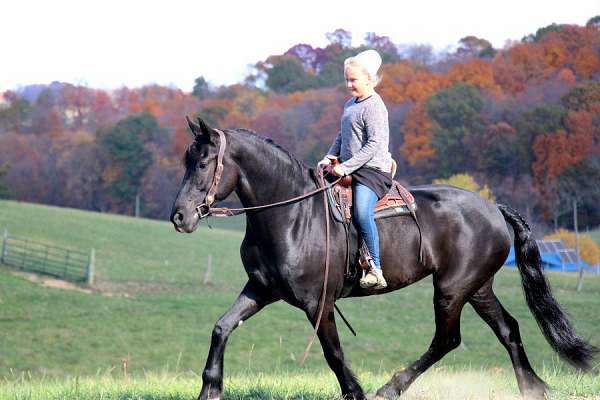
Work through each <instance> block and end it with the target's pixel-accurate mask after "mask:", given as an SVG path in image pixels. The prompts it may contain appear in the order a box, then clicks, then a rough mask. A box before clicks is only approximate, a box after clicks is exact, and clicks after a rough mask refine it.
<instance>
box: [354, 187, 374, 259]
mask: <svg viewBox="0 0 600 400" xmlns="http://www.w3.org/2000/svg"><path fill="white" fill-rule="evenodd" d="M377 200H378V198H377V194H376V193H375V192H374V191H372V190H371V189H370V188H369V187H367V186H365V185H361V184H360V183H355V184H353V185H352V202H353V205H352V207H353V209H354V210H353V217H354V225H355V226H356V229H357V230H358V232H359V233H360V234H361V236H362V238H363V239H364V241H365V243H366V245H367V248H368V249H369V253H371V257H372V258H373V263H374V264H375V267H376V268H381V263H380V261H379V234H378V232H377V225H375V203H377Z"/></svg>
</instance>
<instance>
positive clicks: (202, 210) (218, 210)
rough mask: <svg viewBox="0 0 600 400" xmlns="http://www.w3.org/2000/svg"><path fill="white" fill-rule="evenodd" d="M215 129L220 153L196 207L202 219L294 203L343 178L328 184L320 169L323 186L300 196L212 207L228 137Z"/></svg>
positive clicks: (229, 215) (222, 168)
mask: <svg viewBox="0 0 600 400" xmlns="http://www.w3.org/2000/svg"><path fill="white" fill-rule="evenodd" d="M213 129H214V128H213ZM214 131H215V132H217V133H218V134H219V153H218V155H217V167H216V168H215V174H214V175H213V179H212V182H211V184H210V187H209V188H208V191H207V192H206V197H205V198H204V201H203V202H202V203H201V204H199V205H197V206H196V207H195V210H196V213H197V214H198V217H199V218H200V219H202V218H206V217H209V216H215V217H231V216H234V215H238V214H242V213H244V212H246V211H254V210H261V209H264V208H270V207H276V206H281V205H285V204H290V203H294V202H296V201H298V200H302V199H305V198H308V197H311V196H314V195H315V194H317V193H320V192H322V191H325V190H327V189H329V188H331V187H333V186H334V185H336V184H337V183H338V182H339V181H340V180H341V179H342V178H341V177H340V178H338V179H336V180H335V181H333V182H331V183H329V184H327V185H326V184H325V181H324V179H323V174H322V170H321V169H319V173H318V175H319V184H320V185H321V186H320V187H319V188H317V189H315V190H312V191H310V192H307V193H304V194H301V195H300V196H296V197H292V198H290V199H287V200H283V201H278V202H275V203H270V204H264V205H261V206H254V207H241V208H227V207H211V206H212V204H213V203H214V202H215V195H216V192H217V187H218V185H219V182H220V181H221V176H222V175H223V170H224V167H223V157H224V155H225V148H226V147H227V139H226V138H225V132H223V131H222V130H220V129H214Z"/></svg>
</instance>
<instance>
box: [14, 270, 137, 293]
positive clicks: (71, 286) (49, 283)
mask: <svg viewBox="0 0 600 400" xmlns="http://www.w3.org/2000/svg"><path fill="white" fill-rule="evenodd" d="M12 273H13V274H14V275H17V276H20V277H22V278H25V279H27V280H28V281H29V282H33V283H36V284H38V285H40V286H43V287H48V288H55V289H63V290H74V291H76V292H80V293H85V294H93V293H96V294H101V295H102V296H106V297H133V296H132V295H131V294H129V293H127V292H111V291H108V290H102V289H101V288H99V287H93V288H89V287H88V288H86V287H81V286H79V285H77V284H75V283H72V282H68V281H63V280H61V279H56V278H50V277H47V276H44V275H38V274H33V273H30V272H22V271H12Z"/></svg>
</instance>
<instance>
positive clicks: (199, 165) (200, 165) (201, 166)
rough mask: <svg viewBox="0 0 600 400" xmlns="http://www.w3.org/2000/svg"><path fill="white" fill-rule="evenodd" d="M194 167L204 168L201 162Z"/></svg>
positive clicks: (204, 165)
mask: <svg viewBox="0 0 600 400" xmlns="http://www.w3.org/2000/svg"><path fill="white" fill-rule="evenodd" d="M196 166H197V167H198V169H202V168H204V167H206V164H205V163H203V162H199V163H198V164H196Z"/></svg>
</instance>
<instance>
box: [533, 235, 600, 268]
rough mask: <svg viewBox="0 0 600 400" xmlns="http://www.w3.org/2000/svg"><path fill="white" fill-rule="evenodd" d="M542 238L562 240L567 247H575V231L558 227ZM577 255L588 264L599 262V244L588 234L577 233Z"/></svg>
mask: <svg viewBox="0 0 600 400" xmlns="http://www.w3.org/2000/svg"><path fill="white" fill-rule="evenodd" d="M544 240H562V242H563V243H564V244H565V246H567V247H568V248H571V249H575V247H576V244H577V238H576V237H575V232H572V231H568V230H566V229H559V230H557V231H556V232H554V233H552V234H550V235H546V236H544ZM579 255H580V257H581V258H582V259H583V260H584V261H585V262H587V263H588V264H589V265H595V264H598V263H600V246H598V243H596V241H595V240H594V239H592V237H591V236H590V235H586V234H579Z"/></svg>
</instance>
